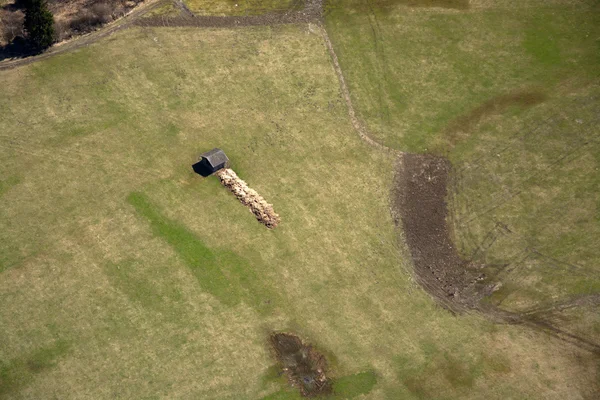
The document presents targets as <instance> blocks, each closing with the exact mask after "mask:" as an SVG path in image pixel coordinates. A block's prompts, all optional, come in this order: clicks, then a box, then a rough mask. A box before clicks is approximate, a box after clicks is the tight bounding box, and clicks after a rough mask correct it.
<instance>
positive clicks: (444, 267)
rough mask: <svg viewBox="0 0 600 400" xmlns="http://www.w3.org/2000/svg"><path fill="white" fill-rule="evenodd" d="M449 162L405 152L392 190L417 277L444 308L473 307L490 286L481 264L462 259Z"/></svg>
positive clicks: (395, 209) (394, 204)
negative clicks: (451, 224)
mask: <svg viewBox="0 0 600 400" xmlns="http://www.w3.org/2000/svg"><path fill="white" fill-rule="evenodd" d="M450 170H451V165H450V162H449V161H448V160H446V159H444V158H442V157H437V156H433V155H420V154H404V155H403V156H402V157H401V159H400V162H399V170H398V172H397V174H396V182H395V185H394V186H395V187H394V191H393V197H394V198H393V202H392V204H393V209H394V214H395V220H396V224H400V223H401V224H402V228H403V230H404V232H405V235H406V242H407V244H408V247H409V249H410V252H411V255H412V258H413V261H414V267H415V273H416V276H417V279H418V280H419V283H420V284H421V285H422V286H423V287H425V288H426V289H427V290H428V291H429V292H430V293H431V294H433V295H434V297H435V298H436V299H437V300H439V301H440V302H441V303H442V304H443V305H444V306H445V307H446V308H449V309H450V310H453V311H461V310H463V309H465V307H467V308H473V307H475V306H476V304H477V303H478V302H479V300H480V299H481V298H482V297H483V296H484V295H485V293H486V291H487V290H489V288H486V287H483V286H482V285H481V284H480V282H482V281H483V280H484V278H485V276H484V274H483V273H482V271H481V267H482V266H479V265H476V264H473V263H471V262H469V261H468V260H464V259H462V258H461V257H460V256H459V254H458V251H457V250H456V247H455V246H454V243H453V242H452V240H451V237H450V234H449V230H448V225H447V223H446V216H447V214H448V210H447V205H446V200H445V199H446V190H447V189H446V186H447V184H448V175H449V172H450Z"/></svg>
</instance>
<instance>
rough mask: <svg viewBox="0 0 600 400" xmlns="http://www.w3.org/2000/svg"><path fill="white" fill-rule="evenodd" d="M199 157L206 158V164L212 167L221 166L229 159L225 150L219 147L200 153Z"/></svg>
mask: <svg viewBox="0 0 600 400" xmlns="http://www.w3.org/2000/svg"><path fill="white" fill-rule="evenodd" d="M200 157H202V158H203V159H206V161H207V162H208V164H209V165H210V166H211V167H213V168H217V167H219V166H223V165H225V164H227V162H228V161H229V158H227V156H226V155H225V152H224V151H223V150H221V149H212V150H211V151H207V152H206V153H203V154H201V155H200Z"/></svg>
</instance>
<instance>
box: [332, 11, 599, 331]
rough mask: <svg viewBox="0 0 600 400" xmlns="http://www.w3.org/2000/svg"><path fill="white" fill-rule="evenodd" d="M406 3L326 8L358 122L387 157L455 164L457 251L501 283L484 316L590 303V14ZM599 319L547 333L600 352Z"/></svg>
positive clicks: (595, 60)
mask: <svg viewBox="0 0 600 400" xmlns="http://www.w3.org/2000/svg"><path fill="white" fill-rule="evenodd" d="M406 3H409V2H405V1H354V2H350V4H351V6H349V3H348V2H336V1H332V2H330V5H329V12H328V17H327V23H328V26H329V28H330V32H331V35H332V38H333V40H334V42H335V45H336V47H337V48H338V55H339V58H340V62H341V63H342V67H343V68H344V70H345V72H346V77H347V79H348V82H349V85H350V89H351V92H352V93H353V97H354V101H355V104H356V105H357V108H358V110H359V112H360V114H361V117H362V118H363V120H364V121H365V122H366V123H367V125H368V127H369V128H370V129H371V131H372V132H373V134H374V136H375V137H376V138H377V139H379V140H380V141H381V142H382V143H384V144H386V145H388V146H392V147H394V148H398V149H402V150H407V151H413V152H429V153H434V154H438V155H443V156H446V157H448V158H449V159H450V160H451V161H452V163H453V164H454V177H453V180H454V184H453V187H452V188H451V196H450V198H449V201H450V202H451V206H452V212H451V221H450V222H451V223H452V225H453V227H454V234H455V241H456V242H457V245H458V247H459V249H460V250H461V253H462V255H463V256H464V257H465V258H467V259H472V260H475V261H476V262H478V263H481V264H485V265H488V268H487V274H488V276H489V277H490V280H491V282H492V283H494V282H496V281H498V282H502V287H501V288H500V290H498V291H497V292H495V293H494V295H493V296H492V297H491V298H490V299H489V301H491V302H492V303H493V304H496V305H500V306H501V307H502V308H504V309H507V310H510V311H519V312H522V311H531V310H535V309H538V308H541V309H544V308H546V307H548V306H551V305H553V304H557V303H561V302H565V301H569V300H570V299H573V298H576V297H577V296H584V295H590V294H597V293H600V269H599V267H598V265H600V250H599V248H598V246H596V245H595V242H597V240H598V237H600V217H599V214H598V209H599V207H600V203H598V197H597V193H598V192H599V190H600V180H599V175H598V172H597V171H598V168H599V167H600V140H599V139H600V130H599V129H598V123H599V122H600V121H599V120H598V115H599V114H598V110H599V109H600V100H599V97H598V96H599V95H600V80H599V79H598V77H599V75H598V70H599V69H600V53H599V52H598V37H599V35H600V29H599V27H600V19H599V17H598V15H600V14H599V13H598V11H599V10H600V9H599V8H598V2H594V1H565V2H558V1H552V2H547V1H534V0H530V1H526V2H515V1H499V2H486V1H471V2H470V3H469V4H466V3H468V2H462V3H465V4H459V3H461V2H450V1H447V2H444V1H439V2H435V1H432V2H427V1H421V2H419V1H415V2H410V3H411V4H416V3H420V5H421V7H416V8H410V7H405V6H403V5H404V4H406ZM428 5H437V6H442V7H435V8H429V7H425V6H428ZM597 312H598V310H597V309H592V310H588V311H587V312H586V313H583V314H582V313H578V314H577V316H575V315H572V316H567V315H563V314H562V313H559V314H561V315H558V316H557V315H550V319H551V320H553V321H554V322H557V323H559V324H560V325H561V326H563V327H566V328H568V330H572V329H574V333H577V334H581V335H583V336H585V337H587V338H590V339H592V340H596V341H597V339H598V338H599V337H600V325H598V319H597V318H596V314H597ZM574 318H575V319H576V320H575V319H574Z"/></svg>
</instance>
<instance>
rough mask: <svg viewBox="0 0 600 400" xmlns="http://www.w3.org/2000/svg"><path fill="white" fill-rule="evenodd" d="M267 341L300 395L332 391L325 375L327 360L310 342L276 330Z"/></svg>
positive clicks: (317, 394)
mask: <svg viewBox="0 0 600 400" xmlns="http://www.w3.org/2000/svg"><path fill="white" fill-rule="evenodd" d="M269 343H270V345H271V348H272V349H273V351H274V353H275V357H276V358H277V361H278V362H279V365H280V366H281V368H282V370H283V372H284V373H285V374H286V376H287V378H288V381H289V383H290V385H291V386H293V387H295V388H298V389H299V390H300V393H301V394H302V396H305V397H314V396H319V395H327V394H330V393H331V392H332V383H331V380H330V379H329V378H327V376H326V375H325V371H326V368H327V360H326V359H325V357H324V356H323V355H322V354H320V353H319V352H317V351H316V350H315V349H314V348H313V347H312V346H311V345H310V344H307V343H304V342H303V341H302V339H300V338H299V337H298V336H296V335H293V334H291V333H280V332H276V333H273V334H271V336H270V337H269Z"/></svg>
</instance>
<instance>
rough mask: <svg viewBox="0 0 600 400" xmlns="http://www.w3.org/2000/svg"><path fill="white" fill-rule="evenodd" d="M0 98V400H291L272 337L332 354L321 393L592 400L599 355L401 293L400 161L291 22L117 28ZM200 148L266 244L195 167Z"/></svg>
mask: <svg viewBox="0 0 600 400" xmlns="http://www.w3.org/2000/svg"><path fill="white" fill-rule="evenodd" d="M415 12H416V11H415ZM388 15H391V16H393V15H395V14H394V11H393V10H392V11H390V12H389V14H388ZM357 26H359V27H360V26H361V25H357ZM338 28H339V29H342V28H341V27H335V30H334V36H335V41H336V45H337V43H340V42H341V38H342V36H344V35H346V33H344V32H341V31H337V29H338ZM340 32H341V33H340ZM347 34H348V35H350V33H347ZM183 39H185V40H183ZM344 48H345V49H347V47H344V46H342V49H344ZM344 51H347V50H343V51H342V52H341V54H342V56H341V61H342V63H343V64H344V65H343V66H346V65H348V66H349V68H350V69H349V70H350V71H352V67H351V62H350V58H349V57H348V56H346V58H344ZM346 54H347V53H346ZM349 76H350V78H349V81H350V86H351V88H352V89H356V90H357V94H356V96H357V99H359V98H360V96H362V95H361V93H367V92H368V91H365V92H360V90H361V89H360V85H359V83H360V82H361V81H357V80H356V79H355V78H354V79H353V78H352V76H353V75H352V72H350V75H349ZM355 76H356V75H355ZM0 87H2V88H3V96H0V109H2V110H3V112H2V113H1V114H0V148H1V149H2V151H1V152H0V177H1V184H0V226H2V229H1V230H0V257H1V258H0V271H1V272H0V304H2V306H0V335H1V337H2V340H1V341H0V397H1V398H7V399H24V398H61V399H62V398H93V399H114V398H124V399H125V398H127V399H128V398H167V397H168V398H190V399H192V398H193V399H195V398H205V399H227V398H230V399H240V398H244V399H260V398H272V399H273V398H278V399H282V398H285V399H293V398H298V395H297V394H296V392H295V391H294V390H292V389H289V388H288V387H287V384H286V382H285V380H284V379H283V378H281V377H280V376H279V375H278V373H277V367H276V366H275V360H274V358H273V357H272V355H271V354H270V352H269V349H268V344H267V339H268V335H269V333H270V332H272V331H274V330H289V331H293V332H295V333H297V334H299V335H300V336H302V337H303V338H304V339H305V340H307V341H309V342H310V343H312V344H314V345H315V346H316V347H317V348H318V349H319V350H320V351H321V352H323V353H324V354H325V355H326V356H327V357H328V359H329V361H330V364H331V367H330V375H331V376H332V377H333V378H334V379H335V383H334V388H335V391H336V396H337V397H338V398H357V399H358V398H373V399H389V398H400V399H404V398H406V399H431V398H436V399H453V398H473V399H481V398H486V399H506V398H519V399H520V398H540V399H541V398H544V399H548V398H550V399H565V398H568V399H583V398H590V399H591V398H594V396H595V394H596V393H597V389H598V388H597V384H596V383H597V381H596V379H597V373H598V360H597V357H596V356H594V355H592V354H590V353H587V352H585V351H582V350H579V349H577V348H575V347H572V346H570V345H567V344H564V343H563V342H561V341H559V340H557V339H554V338H551V337H549V336H547V335H545V334H542V333H539V332H536V331H533V330H530V329H527V328H525V327H520V326H509V325H496V324H493V323H491V322H490V321H488V320H486V319H484V318H483V317H481V316H479V315H465V316H461V317H455V316H453V315H451V314H449V313H448V312H447V311H445V310H443V309H441V308H440V307H438V306H437V305H436V304H435V303H434V301H433V300H432V299H431V298H430V297H429V295H428V294H427V293H425V292H424V291H423V290H422V289H421V288H420V287H419V286H418V285H416V283H415V282H414V281H413V280H412V275H411V263H410V258H409V256H408V252H407V250H406V249H405V248H404V245H403V244H402V242H401V241H399V240H398V235H400V236H401V232H398V231H396V230H395V229H394V224H393V221H392V218H391V216H390V211H389V205H390V198H389V196H390V184H391V181H392V178H393V173H394V162H395V161H394V160H393V159H392V158H390V157H389V156H387V155H385V154H382V153H380V152H378V151H377V150H375V149H373V148H371V147H369V146H367V145H366V144H365V143H364V142H362V141H361V140H360V139H359V138H358V135H357V134H356V132H355V131H354V130H353V128H352V125H351V124H350V121H349V119H348V114H347V109H346V107H345V103H344V101H343V99H342V97H341V94H340V89H339V86H338V81H337V78H336V75H335V73H334V70H333V67H332V65H331V61H330V58H329V55H328V53H327V49H326V47H325V45H324V42H323V39H322V37H321V36H319V35H318V34H315V33H313V32H312V31H311V30H309V29H308V27H307V26H278V27H274V28H269V27H260V28H243V29H242V28H239V29H233V30H228V29H220V30H210V29H204V30H201V29H192V28H144V29H141V28H131V29H128V30H124V31H120V32H118V33H116V34H114V35H113V36H111V37H110V38H108V39H104V40H103V41H101V42H98V43H96V44H93V45H91V46H89V47H87V48H85V49H81V50H77V51H75V52H72V53H69V54H64V55H59V56H56V57H53V58H51V59H48V60H44V61H40V62H38V63H34V64H32V65H28V66H24V67H21V68H18V69H13V70H9V71H2V72H0ZM586 90H587V89H586ZM589 90H591V89H589ZM582 93H583V92H582ZM359 106H360V107H361V110H362V109H363V104H362V103H360V100H359ZM420 107H423V110H422V112H425V110H427V109H428V107H425V106H424V105H421V106H420ZM448 113H449V114H448V115H452V113H450V112H448ZM369 122H370V121H369ZM217 146H218V147H221V148H223V149H224V150H225V151H226V152H227V154H228V156H229V157H230V159H231V160H232V167H233V169H234V170H235V171H236V172H237V173H238V174H239V175H240V177H241V178H242V179H244V180H245V181H246V182H248V184H249V185H250V186H251V187H252V188H254V189H256V190H257V191H258V192H259V193H260V194H261V195H262V196H264V197H265V199H266V200H267V201H269V202H271V203H272V204H273V205H274V207H275V210H276V211H277V212H278V213H279V214H280V215H281V218H282V222H281V224H280V226H279V227H278V228H277V229H275V230H272V231H271V230H267V229H265V228H264V227H263V226H262V225H260V224H259V223H257V222H256V220H255V219H254V217H253V216H252V215H251V214H250V213H249V212H248V211H247V209H246V208H245V207H243V206H241V205H240V204H239V203H238V202H237V200H236V199H235V198H234V197H233V196H232V195H231V194H230V193H228V192H227V191H226V190H225V189H224V188H223V187H222V186H221V185H220V184H219V183H218V181H217V179H216V178H214V177H213V178H208V179H202V178H200V177H199V176H198V175H195V174H194V173H193V172H192V170H191V164H192V163H193V162H195V161H196V157H197V155H198V154H199V153H201V152H202V151H206V150H208V149H211V148H213V147H217ZM571 311H573V310H571Z"/></svg>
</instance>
